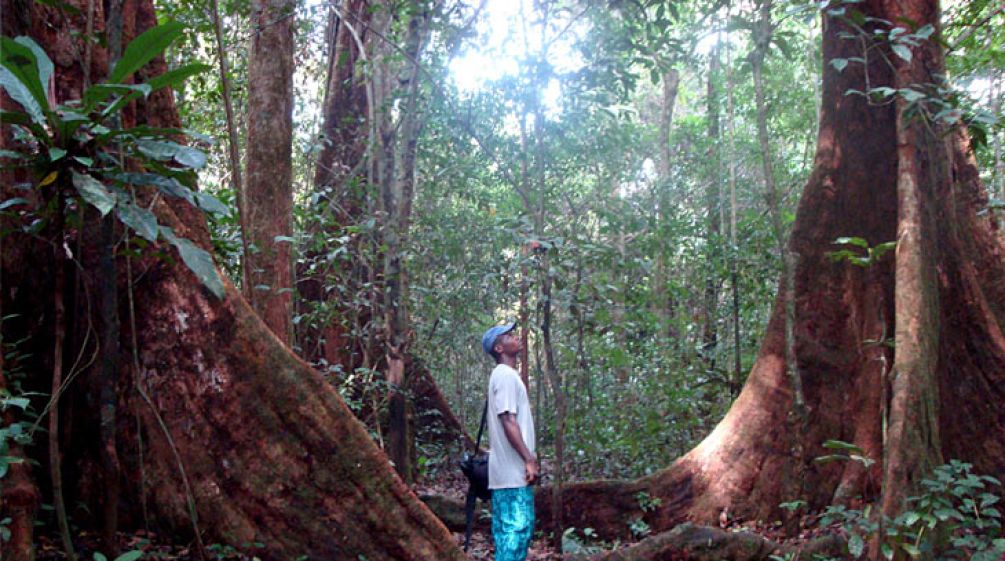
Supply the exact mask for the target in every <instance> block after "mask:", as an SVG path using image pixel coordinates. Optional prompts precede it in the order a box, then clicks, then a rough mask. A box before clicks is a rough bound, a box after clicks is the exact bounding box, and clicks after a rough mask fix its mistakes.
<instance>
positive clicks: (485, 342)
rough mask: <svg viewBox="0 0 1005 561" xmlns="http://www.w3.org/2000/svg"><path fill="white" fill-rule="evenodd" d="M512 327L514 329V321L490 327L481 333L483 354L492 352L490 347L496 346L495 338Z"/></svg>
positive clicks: (511, 329)
mask: <svg viewBox="0 0 1005 561" xmlns="http://www.w3.org/2000/svg"><path fill="white" fill-rule="evenodd" d="M514 329H516V322H515V321H514V322H513V323H507V324H506V325H497V326H495V327H490V328H489V330H488V331H486V332H485V335H482V350H483V351H485V354H492V347H495V346H496V339H498V338H499V336H500V335H505V334H506V333H509V332H510V331H513V330H514Z"/></svg>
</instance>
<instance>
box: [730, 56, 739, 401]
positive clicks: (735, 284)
mask: <svg viewBox="0 0 1005 561" xmlns="http://www.w3.org/2000/svg"><path fill="white" fill-rule="evenodd" d="M730 53H732V51H731V50H729V49H727V50H726V120H727V124H726V126H727V128H728V129H729V142H728V143H727V144H726V147H727V152H726V161H728V162H729V284H730V287H731V288H732V293H733V314H732V315H733V374H732V376H730V377H729V380H730V381H729V398H730V399H731V400H732V399H736V396H737V394H739V393H740V387H741V386H742V384H743V382H742V377H743V371H742V369H743V364H742V363H741V361H740V357H741V351H742V347H741V344H742V342H741V340H740V280H739V274H738V271H737V258H738V257H739V256H738V253H739V251H740V247H739V244H738V242H737V235H736V211H737V208H736V156H735V154H736V111H735V109H736V108H735V105H734V102H733V101H734V100H733V61H732V57H731V56H730Z"/></svg>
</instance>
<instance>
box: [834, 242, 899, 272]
mask: <svg viewBox="0 0 1005 561" xmlns="http://www.w3.org/2000/svg"><path fill="white" fill-rule="evenodd" d="M833 243H834V245H843V246H846V248H845V249H839V250H836V251H831V252H828V253H827V256H828V257H830V259H831V261H836V262H840V261H846V262H848V263H851V264H852V265H856V266H858V267H869V266H872V265H874V264H876V263H878V262H879V260H880V259H881V258H882V257H883V255H885V254H886V253H887V252H889V251H890V250H892V249H895V248H896V247H897V242H895V241H893V242H884V243H880V244H876V245H875V246H869V242H868V241H866V240H864V239H862V238H856V237H841V238H837V239H836V240H834V242H833ZM856 248H857V249H856Z"/></svg>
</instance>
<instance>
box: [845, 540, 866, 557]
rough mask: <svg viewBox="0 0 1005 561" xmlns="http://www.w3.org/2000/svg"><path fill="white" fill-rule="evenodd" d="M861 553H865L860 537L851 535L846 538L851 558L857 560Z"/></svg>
mask: <svg viewBox="0 0 1005 561" xmlns="http://www.w3.org/2000/svg"><path fill="white" fill-rule="evenodd" d="M863 551H865V541H864V540H863V539H862V536H860V535H858V534H852V535H851V537H850V538H848V553H849V554H850V555H851V556H852V557H853V558H855V559H858V558H859V556H861V555H862V552H863Z"/></svg>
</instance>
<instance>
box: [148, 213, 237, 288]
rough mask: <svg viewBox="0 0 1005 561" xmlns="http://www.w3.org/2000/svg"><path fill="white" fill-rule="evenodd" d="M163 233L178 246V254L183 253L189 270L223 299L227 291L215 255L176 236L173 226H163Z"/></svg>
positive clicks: (183, 259)
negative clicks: (218, 271)
mask: <svg viewBox="0 0 1005 561" xmlns="http://www.w3.org/2000/svg"><path fill="white" fill-rule="evenodd" d="M161 233H162V234H164V238H165V239H167V241H169V242H171V244H172V245H173V246H175V247H176V248H178V254H179V255H181V259H182V261H184V262H185V265H187V266H188V268H189V270H191V271H192V273H194V274H195V276H196V277H197V278H198V279H199V281H200V282H202V284H203V285H205V287H206V288H208V289H209V290H210V292H212V293H213V294H214V295H215V296H216V297H217V298H220V299H222V298H223V297H224V294H225V292H226V291H225V289H224V286H223V281H222V280H221V279H220V275H219V273H217V271H216V265H215V264H214V263H213V257H212V256H211V255H210V254H209V253H208V252H206V251H205V250H204V249H202V248H200V247H199V246H197V245H195V244H194V243H192V241H191V240H187V239H185V238H179V237H178V236H176V235H175V233H174V230H172V229H171V228H168V227H166V226H162V227H161Z"/></svg>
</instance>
